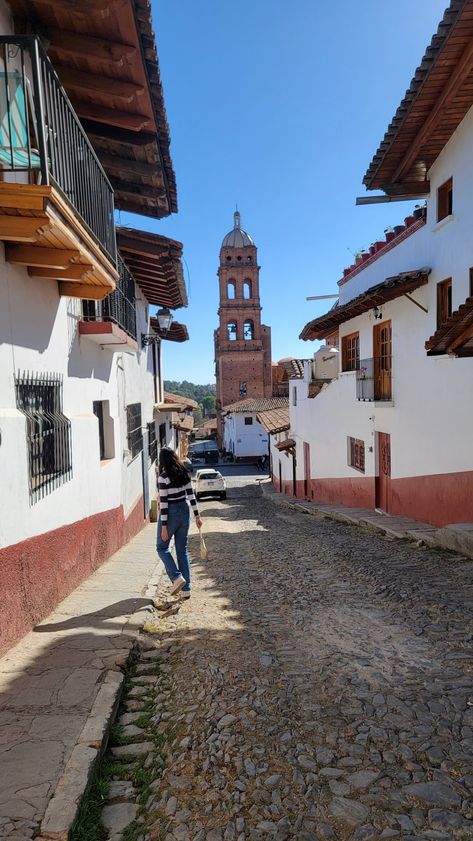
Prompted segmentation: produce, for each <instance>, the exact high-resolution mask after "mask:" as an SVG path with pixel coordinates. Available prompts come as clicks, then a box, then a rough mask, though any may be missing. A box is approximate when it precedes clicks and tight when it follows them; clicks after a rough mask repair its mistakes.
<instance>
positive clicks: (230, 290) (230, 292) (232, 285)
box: [227, 280, 235, 299]
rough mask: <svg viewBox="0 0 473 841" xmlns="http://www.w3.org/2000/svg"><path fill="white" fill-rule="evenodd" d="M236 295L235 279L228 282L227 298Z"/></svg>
mask: <svg viewBox="0 0 473 841" xmlns="http://www.w3.org/2000/svg"><path fill="white" fill-rule="evenodd" d="M234 297H235V281H233V280H229V281H228V283H227V298H230V299H232V298H234Z"/></svg>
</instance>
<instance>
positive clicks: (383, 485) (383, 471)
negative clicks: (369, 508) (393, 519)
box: [375, 432, 391, 514]
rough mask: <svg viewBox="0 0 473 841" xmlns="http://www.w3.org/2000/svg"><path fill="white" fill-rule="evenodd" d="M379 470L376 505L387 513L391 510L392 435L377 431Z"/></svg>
mask: <svg viewBox="0 0 473 841" xmlns="http://www.w3.org/2000/svg"><path fill="white" fill-rule="evenodd" d="M376 451H377V457H378V472H377V476H376V478H375V506H376V508H380V509H381V511H384V512H385V513H386V514H389V513H390V510H391V436H390V435H389V433H387V432H377V433H376Z"/></svg>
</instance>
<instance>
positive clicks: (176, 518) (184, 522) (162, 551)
mask: <svg viewBox="0 0 473 841" xmlns="http://www.w3.org/2000/svg"><path fill="white" fill-rule="evenodd" d="M165 525H167V528H168V537H169V540H163V539H162V538H161V529H162V523H161V516H160V517H159V519H158V538H157V542H156V549H157V552H158V555H159V557H160V558H161V560H162V562H163V564H164V567H165V569H166V572H167V574H168V576H169V578H170V579H171V581H175V580H176V578H178V576H179V575H183V576H184V578H185V579H186V583H185V586H184V587H183V588H182V589H183V590H184V591H186V590H187V591H189V590H190V589H191V568H190V564H189V552H188V549H187V537H188V534H189V525H190V511H189V506H188V504H187V502H186V500H185V499H183V500H182V502H171V503H169V505H168V521H167V523H166V524H165ZM172 537H174V545H175V547H176V556H177V566H176V562H175V560H174V558H173V556H172V555H171V553H170V551H169V544H170V542H171V538H172Z"/></svg>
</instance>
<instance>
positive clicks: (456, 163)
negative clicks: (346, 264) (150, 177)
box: [274, 108, 473, 525]
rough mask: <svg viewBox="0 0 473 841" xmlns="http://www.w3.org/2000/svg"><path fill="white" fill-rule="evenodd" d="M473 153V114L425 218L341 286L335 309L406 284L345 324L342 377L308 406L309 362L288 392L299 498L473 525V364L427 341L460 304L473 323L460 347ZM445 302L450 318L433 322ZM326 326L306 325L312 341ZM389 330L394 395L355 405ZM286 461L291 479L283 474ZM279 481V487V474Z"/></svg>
mask: <svg viewBox="0 0 473 841" xmlns="http://www.w3.org/2000/svg"><path fill="white" fill-rule="evenodd" d="M472 148H473V108H470V109H469V111H468V113H467V114H466V116H465V117H464V119H463V120H462V121H461V122H460V124H459V125H458V128H457V129H456V130H455V131H454V132H453V134H452V136H451V137H450V139H449V141H448V142H447V143H446V145H445V146H444V148H443V150H442V151H441V153H440V154H439V155H438V157H437V158H436V160H435V162H434V163H433V165H432V166H431V168H430V170H429V171H428V172H427V174H426V177H427V179H428V181H429V182H430V192H429V194H428V196H427V198H426V219H421V218H419V220H418V221H415V222H412V219H408V220H407V223H408V226H407V227H406V229H405V231H404V232H403V233H401V234H400V235H399V237H398V238H395V239H393V240H392V242H391V243H389V245H387V246H386V247H385V248H381V249H380V250H379V251H378V252H377V253H375V254H373V256H372V257H370V258H369V259H366V265H363V264H361V265H360V266H358V267H357V269H356V271H352V272H351V273H347V275H346V277H344V278H343V279H342V280H341V281H340V282H339V286H340V306H343V305H345V304H348V303H349V302H352V301H354V300H355V299H356V298H357V297H358V296H360V295H363V294H364V293H368V292H369V290H371V289H372V288H373V287H375V286H377V285H378V284H381V283H384V282H385V281H387V279H389V278H394V277H398V278H399V279H400V280H401V286H400V287H399V290H400V291H399V294H398V296H397V297H395V298H394V299H393V300H389V301H386V302H384V303H382V304H380V305H379V306H378V307H377V308H376V309H375V307H374V306H371V307H370V308H369V309H367V310H366V311H365V312H363V313H360V314H359V315H357V316H356V317H352V318H349V319H345V318H344V319H343V320H342V321H341V323H340V324H339V328H338V329H339V340H340V349H341V351H342V352H341V353H340V354H339V371H338V376H337V378H336V379H334V380H333V381H332V382H331V383H330V384H329V385H327V386H325V387H324V388H323V389H322V390H321V391H320V393H319V394H318V395H317V396H316V397H315V398H314V399H310V398H309V397H308V388H309V383H310V382H311V380H312V372H311V370H310V365H306V369H305V375H304V378H303V379H300V380H296V381H295V380H293V381H291V383H290V388H291V392H292V390H293V389H295V390H296V392H297V399H296V401H295V402H296V405H294V401H292V400H290V411H291V430H290V433H289V434H290V436H291V437H292V438H294V439H295V441H296V445H297V480H298V494H299V495H300V496H306V497H308V498H311V499H315V500H319V501H321V502H329V503H343V504H345V505H351V506H355V507H365V508H375V507H377V508H380V509H382V510H384V511H386V512H387V513H389V514H394V515H396V514H398V515H405V516H409V517H413V518H415V519H418V520H421V521H425V522H428V523H432V524H434V525H443V524H446V523H454V522H470V521H473V438H472V432H471V418H472V416H473V360H472V357H471V353H470V350H469V349H468V348H467V349H466V351H464V352H465V354H466V355H465V356H463V357H462V356H457V355H456V353H455V352H452V353H441V354H440V355H436V356H431V355H428V354H427V349H426V342H427V341H428V340H429V337H433V336H434V334H436V331H437V330H438V327H439V325H440V324H443V325H445V324H446V322H447V319H448V318H450V319H451V318H452V316H451V314H452V313H453V321H451V322H449V323H452V324H453V325H454V321H455V312H456V311H457V310H458V309H459V308H460V306H462V305H464V304H465V302H467V305H466V309H467V311H468V312H469V311H470V310H469V308H471V310H472V318H471V319H470V318H469V316H468V318H467V319H466V320H465V321H464V323H463V326H462V328H461V329H462V330H463V334H461V333H460V332H459V333H458V336H457V344H458V342H460V343H461V342H462V341H464V342H465V341H466V342H468V336H471V335H472V328H471V324H472V323H473V307H472V306H471V300H470V303H468V299H469V297H470V296H471V295H472V294H473V280H472V278H473V239H472V237H471V230H472V227H473V206H472V203H471V195H472V190H473V168H472V167H471V150H472ZM449 179H452V184H453V193H452V198H451V202H452V206H451V212H447V213H444V214H442V212H441V211H439V202H440V201H441V194H442V190H443V188H444V185H445V184H446V183H448V182H449ZM399 207H400V208H402V207H403V205H402V204H400V205H399ZM359 212H363V211H362V210H360V211H359ZM442 215H443V218H441V219H440V221H437V219H438V218H439V216H442ZM423 269H426V270H427V273H428V282H426V283H422V284H421V285H419V286H418V288H416V289H415V290H414V291H411V292H409V296H410V297H406V296H405V295H404V294H403V293H402V279H401V276H402V275H403V274H404V273H415V272H417V271H421V270H423ZM450 280H451V291H450V292H449V294H450V295H451V299H450V301H449V302H448V301H445V298H443V302H444V303H443V304H442V294H443V293H442V287H440V286H439V284H443V288H445V285H447V286H448V287H449V286H450ZM415 302H416V303H415ZM444 305H445V306H447V307H448V312H447V313H446V318H443V317H442V316H441V313H440V308H441V307H442V306H444ZM327 315H329V314H327ZM323 318H325V316H323V317H321V319H323ZM321 319H315V320H314V322H312V323H311V324H312V325H314V331H313V332H317V330H316V328H317V322H320V320H321ZM387 324H389V326H390V332H391V338H392V376H391V388H392V391H391V397H390V399H386V397H385V396H384V397H382V398H381V399H376V395H374V399H368V400H363V399H360V393H361V395H363V394H364V395H366V394H367V393H368V392H367V391H366V390H364V383H363V382H360V380H363V378H364V377H365V376H368V374H369V370H368V368H369V365H370V364H371V361H372V360H373V358H374V357H375V355H376V349H375V345H374V342H375V331H376V329H377V326H378V325H387ZM309 327H310V325H307V328H309ZM307 328H305V330H307ZM386 329H387V328H386ZM452 329H454V326H453V327H452ZM354 334H358V342H359V361H358V364H357V366H356V367H357V368H358V370H349V371H343V370H342V369H343V362H344V360H343V346H344V339H346V337H347V336H353V335H354ZM314 338H315V336H314ZM434 345H435V342H434ZM457 351H458V348H457ZM365 371H367V372H368V373H367V374H365ZM357 388H358V396H357ZM372 396H373V395H372ZM281 461H282V463H283V467H284V466H285V467H286V472H285V478H286V481H287V482H288V481H289V478H290V477H289V472H288V467H289V465H288V463H287V460H286V459H284V460H281ZM274 481H275V483H276V485H277V483H278V479H277V476H274ZM286 490H287V488H286Z"/></svg>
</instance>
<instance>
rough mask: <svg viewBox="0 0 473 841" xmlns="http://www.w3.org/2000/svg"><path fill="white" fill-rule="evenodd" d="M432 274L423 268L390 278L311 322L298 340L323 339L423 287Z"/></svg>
mask: <svg viewBox="0 0 473 841" xmlns="http://www.w3.org/2000/svg"><path fill="white" fill-rule="evenodd" d="M429 273H430V269H427V268H424V269H416V270H415V271H412V272H402V273H401V274H398V275H395V276H394V277H388V278H387V279H386V280H385V281H384V282H383V283H378V284H376V286H371V287H370V288H369V289H367V290H366V292H362V294H361V295H358V297H356V298H353V300H352V301H348V303H347V304H341V305H338V306H337V307H333V308H332V309H330V310H329V311H328V312H327V313H325V315H321V316H319V318H314V319H313V321H309V323H308V324H306V325H305V327H304V329H303V330H302V332H301V334H300V336H299V338H300V339H304V340H307V339H324V338H325V337H326V336H328V335H330V333H332V332H333V331H334V329H335V328H336V327H338V326H339V325H340V324H343V323H344V322H345V321H350V319H351V318H356V316H357V315H362V313H364V312H368V310H370V309H373V307H379V306H381V305H382V304H385V303H387V302H388V301H392V300H394V299H395V298H399V297H400V295H405V294H406V293H408V292H412V291H413V290H414V289H417V288H418V287H419V286H423V285H424V284H426V283H427V282H428V280H429Z"/></svg>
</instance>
